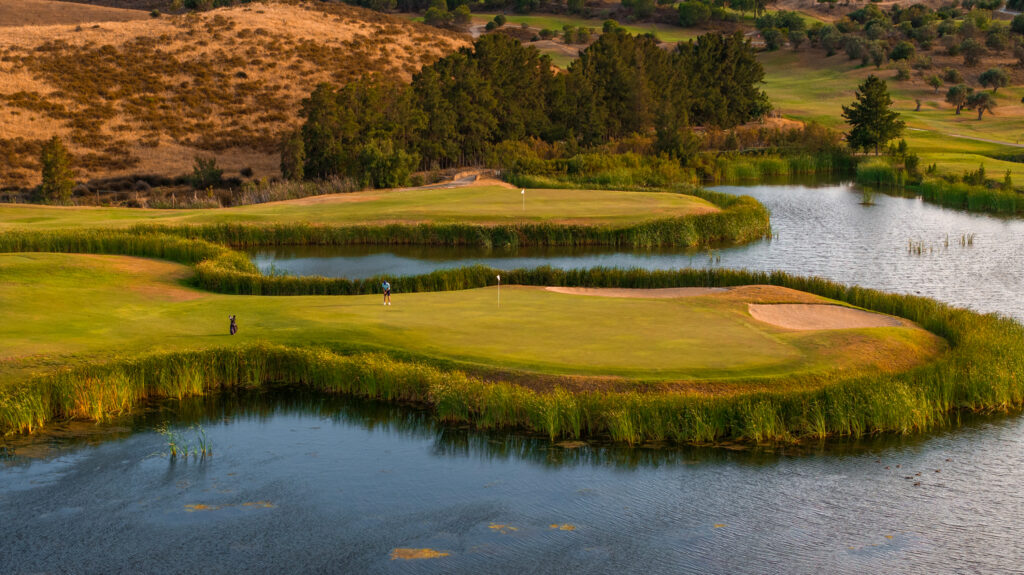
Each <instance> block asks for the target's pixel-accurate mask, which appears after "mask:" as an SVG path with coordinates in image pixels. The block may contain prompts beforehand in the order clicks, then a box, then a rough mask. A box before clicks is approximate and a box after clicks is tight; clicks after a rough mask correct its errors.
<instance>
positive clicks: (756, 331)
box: [0, 253, 943, 383]
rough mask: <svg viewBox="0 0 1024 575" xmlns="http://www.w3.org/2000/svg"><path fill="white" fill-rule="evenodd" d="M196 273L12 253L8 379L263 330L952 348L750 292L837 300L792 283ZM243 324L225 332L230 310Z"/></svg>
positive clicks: (871, 352)
mask: <svg viewBox="0 0 1024 575" xmlns="http://www.w3.org/2000/svg"><path fill="white" fill-rule="evenodd" d="M190 274H191V271H190V269H189V268H187V267H184V266H179V265H177V264H171V263H167V262H162V261H155V260H147V259H140V258H130V257H121V256H94V255H67V254H42V253H31V254H0V310H3V321H0V383H10V382H13V381H17V380H19V379H22V378H24V377H26V376H28V375H29V374H31V373H45V372H47V371H50V370H52V369H55V368H58V367H62V366H67V365H71V366H73V365H76V364H81V363H92V362H97V361H103V360H107V359H113V358H115V357H124V356H131V355H136V354H141V353H149V352H161V351H174V350H191V349H204V348H211V347H222V346H235V345H240V344H247V343H252V342H254V341H265V342H270V343H275V344H286V345H293V346H310V345H317V346H325V347H329V348H332V349H337V350H342V351H347V350H381V351H387V352H394V353H398V354H404V355H406V356H413V357H420V358H424V359H429V360H440V361H447V362H454V363H455V364H456V365H459V366H462V367H466V368H469V369H474V368H480V369H486V370H497V371H506V372H508V371H515V372H526V373H527V374H529V373H533V374H545V375H559V376H565V375H578V376H587V377H591V378H593V377H603V376H612V377H615V376H618V377H619V378H628V379H631V380H646V381H695V380H722V381H727V380H731V381H736V380H749V379H754V378H764V377H772V376H791V375H824V376H826V377H825V378H824V379H823V380H824V381H827V380H828V378H829V377H831V376H832V375H834V374H837V373H839V372H842V373H843V374H844V375H848V374H849V373H851V372H857V371H858V370H868V369H870V370H876V371H877V370H883V371H899V370H903V369H906V368H908V367H911V366H913V365H916V364H919V363H921V362H923V361H925V360H927V359H928V358H930V357H932V356H934V355H935V354H936V353H938V352H939V351H941V350H942V349H943V344H942V342H941V340H939V338H937V337H935V336H934V335H932V334H930V333H928V332H926V331H924V330H921V329H919V328H916V327H913V326H909V325H904V326H900V327H882V328H863V329H842V330H827V331H802V332H796V331H792V330H786V329H782V328H778V327H775V326H773V325H770V324H767V323H762V322H759V321H757V320H755V319H753V318H752V317H751V316H750V314H749V313H748V311H747V309H748V303H750V302H757V303H773V302H776V301H779V302H789V303H814V302H821V303H824V302H826V301H827V300H824V299H822V298H818V297H817V296H812V295H810V294H804V293H802V292H795V291H792V290H784V289H782V288H767V287H757V288H739V289H735V290H731V291H728V292H724V293H713V294H706V295H698V296H694V297H684V298H667V299H645V298H635V299H630V298H610V297H593V296H585V295H572V294H565V293H555V292H551V291H547V290H545V289H543V288H538V287H520V286H505V287H502V288H501V294H500V297H501V307H500V308H499V307H498V295H499V294H498V291H497V289H495V288H493V287H492V288H485V289H474V290H465V291H454V292H435V293H412V294H401V293H400V291H401V286H396V292H398V293H396V295H395V296H394V305H392V306H390V307H385V306H383V305H381V298H380V296H301V297H270V296H229V295H220V294H212V293H206V292H201V291H198V290H194V289H192V288H189V287H186V286H184V285H183V284H182V280H183V279H185V278H187V277H188V276H189V275H190ZM230 314H235V315H237V316H238V322H239V326H240V333H239V334H238V335H236V336H234V337H231V336H228V335H227V324H228V321H227V318H228V315H230Z"/></svg>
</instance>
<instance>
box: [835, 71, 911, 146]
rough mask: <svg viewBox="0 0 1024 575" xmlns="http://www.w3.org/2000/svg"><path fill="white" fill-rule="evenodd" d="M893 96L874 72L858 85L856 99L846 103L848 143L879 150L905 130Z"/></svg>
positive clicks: (845, 115) (844, 110)
mask: <svg viewBox="0 0 1024 575" xmlns="http://www.w3.org/2000/svg"><path fill="white" fill-rule="evenodd" d="M891 107H892V98H890V97H889V91H888V89H886V86H885V81H884V80H880V79H879V78H878V77H877V76H875V75H874V74H872V75H870V76H868V79H867V80H865V81H864V83H863V84H861V85H860V86H859V87H858V88H857V99H856V100H854V102H853V103H852V104H850V105H849V106H843V117H844V118H846V121H847V122H848V123H849V124H850V128H851V129H850V131H849V133H847V134H846V142H847V144H849V145H850V147H851V148H853V149H855V150H856V149H863V150H865V151H867V150H868V149H870V148H874V149H875V155H876V156H877V155H878V149H879V148H880V147H881V146H884V145H885V144H887V143H888V142H889V140H892V139H894V138H898V137H899V136H900V134H902V133H903V125H904V124H903V120H900V119H899V117H900V115H899V113H898V112H894V111H893V110H892V109H891Z"/></svg>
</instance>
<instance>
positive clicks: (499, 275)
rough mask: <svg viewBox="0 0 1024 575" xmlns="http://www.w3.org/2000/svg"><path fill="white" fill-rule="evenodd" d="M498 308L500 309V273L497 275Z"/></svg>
mask: <svg viewBox="0 0 1024 575" xmlns="http://www.w3.org/2000/svg"><path fill="white" fill-rule="evenodd" d="M498 308H499V309H501V275H498Z"/></svg>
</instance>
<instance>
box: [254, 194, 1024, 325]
mask: <svg viewBox="0 0 1024 575" xmlns="http://www.w3.org/2000/svg"><path fill="white" fill-rule="evenodd" d="M716 189H717V190H719V191H724V192H729V193H736V194H748V195H751V196H754V197H755V198H757V199H758V200H760V201H761V202H762V203H764V204H765V205H766V206H768V208H769V209H770V210H771V212H772V228H773V230H774V231H775V234H776V238H775V239H773V240H772V241H762V242H756V243H753V244H749V245H746V246H741V247H734V248H724V249H719V250H715V251H714V254H713V255H714V257H713V258H712V257H709V255H708V253H707V252H694V251H692V250H691V251H685V250H681V251H680V250H674V251H653V252H622V251H615V250H607V249H605V250H600V249H594V248H576V249H572V248H544V249H536V248H534V249H520V250H518V251H517V252H514V253H509V252H504V251H502V250H495V251H483V250H476V249H451V248H423V247H398V248H396V247H376V246H328V247H323V246H312V247H302V248H296V247H282V248H278V249H270V250H267V249H263V250H260V251H257V252H254V253H253V254H252V257H253V260H254V261H255V262H256V263H257V265H259V266H260V268H261V269H263V270H264V271H269V270H270V269H271V266H273V267H274V268H275V269H277V270H278V271H282V272H287V273H293V274H296V275H323V276H328V277H350V278H365V277H370V276H376V275H391V276H401V275H414V274H422V273H427V272H430V271H433V270H437V269H444V268H453V267H461V266H465V265H472V264H476V263H480V264H485V265H489V266H493V267H496V268H499V269H514V268H522V267H536V266H540V265H550V266H553V267H559V268H566V269H570V268H588V267H593V266H607V267H620V268H632V267H639V268H646V269H676V268H680V267H705V266H709V265H714V266H722V267H729V268H747V269H754V270H784V271H787V272H791V273H794V274H799V275H818V276H823V277H827V278H829V279H833V280H836V281H840V282H844V283H849V284H859V285H863V286H866V287H872V288H877V289H882V290H887V291H894V292H903V293H918V294H921V295H926V296H929V297H934V298H937V299H940V300H942V301H946V302H949V303H952V304H955V305H958V306H964V307H970V308H972V309H975V310H978V311H982V312H998V313H1002V314H1006V315H1011V316H1013V317H1016V318H1018V319H1024V297H1021V290H1022V287H1024V220H1020V219H1005V218H998V217H994V216H990V215H985V214H970V213H967V212H963V211H958V210H951V209H947V208H942V207H937V206H934V205H932V204H926V203H924V202H922V201H920V200H916V199H908V198H899V197H891V196H886V195H883V194H876V195H875V205H873V206H864V205H861V200H862V198H861V193H860V191H859V190H858V189H857V188H855V187H854V186H852V185H848V184H839V185H832V186H826V187H819V188H811V187H804V186H755V187H733V186H726V187H719V188H716ZM970 234H973V242H972V245H966V246H961V239H964V238H966V237H967V236H969V235H970ZM947 240H948V245H947ZM911 242H913V243H914V244H915V245H921V246H923V250H922V253H921V254H920V255H918V254H917V253H916V252H915V253H911V252H910V250H909V249H908V248H909V245H910V243H911ZM395 289H396V292H397V291H400V290H401V285H400V284H399V285H396V286H395Z"/></svg>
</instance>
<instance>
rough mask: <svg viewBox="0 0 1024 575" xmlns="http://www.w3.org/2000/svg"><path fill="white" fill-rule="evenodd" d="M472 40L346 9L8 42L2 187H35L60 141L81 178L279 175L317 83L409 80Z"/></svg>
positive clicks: (244, 10)
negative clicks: (282, 143) (44, 158)
mask: <svg viewBox="0 0 1024 575" xmlns="http://www.w3.org/2000/svg"><path fill="white" fill-rule="evenodd" d="M467 43H468V39H467V38H463V37H461V36H458V35H455V34H452V33H448V32H444V31H440V30H437V29H435V28H430V27H427V26H423V25H420V24H414V23H410V22H408V21H406V20H403V19H400V18H395V17H391V16H386V15H383V14H380V13H377V12H371V11H368V10H363V9H360V8H355V7H351V6H348V5H345V4H335V3H330V4H327V3H308V4H303V3H299V2H298V1H286V0H278V1H273V2H261V3H253V4H246V5H242V6H236V7H232V8H223V9H218V10H213V11H210V12H202V13H191V14H185V15H180V16H167V15H165V16H162V17H160V18H149V17H148V14H147V18H146V19H141V20H131V21H102V22H88V23H81V24H75V25H68V24H54V25H24V26H7V27H4V28H2V33H0V188H5V187H12V186H25V185H32V184H35V183H37V181H38V155H39V150H40V148H41V146H42V143H43V142H44V141H45V140H47V139H49V138H50V137H51V136H53V135H60V136H62V137H64V139H65V142H66V143H67V144H68V145H69V148H70V149H71V151H72V153H73V154H74V156H75V163H76V169H77V175H78V177H79V179H89V178H98V177H110V176H121V175H127V174H160V175H176V174H182V173H185V172H188V171H190V170H191V166H192V161H193V157H194V156H196V155H207V156H215V157H216V158H217V160H218V163H219V165H220V166H221V167H223V168H225V169H226V170H227V172H228V174H230V173H232V172H238V171H239V170H242V169H243V168H246V167H249V168H252V169H253V170H254V171H255V173H256V175H257V176H264V175H273V174H275V173H276V172H277V166H278V156H277V151H276V150H277V145H278V142H279V140H280V137H281V135H282V134H283V133H284V132H285V131H287V130H288V129H291V128H292V127H294V126H296V125H298V124H299V122H300V119H299V118H298V109H299V102H300V100H301V99H302V98H304V97H306V96H308V95H309V93H310V91H312V89H313V88H314V87H315V85H316V84H317V83H319V82H324V81H329V82H334V83H344V82H347V81H349V80H350V79H352V78H356V77H359V76H362V75H365V74H391V75H397V76H399V77H402V78H406V79H408V78H409V77H411V75H412V74H414V73H415V72H416V71H417V70H419V68H420V67H421V66H423V65H424V64H426V63H430V62H433V61H434V60H436V59H437V58H439V57H441V56H442V55H444V54H447V53H449V52H451V51H453V50H455V49H457V48H458V47H460V46H462V45H465V44H467Z"/></svg>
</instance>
